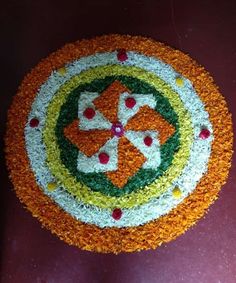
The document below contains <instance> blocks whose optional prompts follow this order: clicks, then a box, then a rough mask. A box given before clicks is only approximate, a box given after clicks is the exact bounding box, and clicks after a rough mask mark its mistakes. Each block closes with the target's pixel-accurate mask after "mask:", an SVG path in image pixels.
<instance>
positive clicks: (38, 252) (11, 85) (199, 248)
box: [0, 0, 236, 283]
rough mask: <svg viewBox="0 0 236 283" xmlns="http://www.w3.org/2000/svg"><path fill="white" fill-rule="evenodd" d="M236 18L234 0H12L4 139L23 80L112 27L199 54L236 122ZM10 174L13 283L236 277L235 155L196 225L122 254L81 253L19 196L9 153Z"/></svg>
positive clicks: (4, 54) (0, 23)
mask: <svg viewBox="0 0 236 283" xmlns="http://www.w3.org/2000/svg"><path fill="white" fill-rule="evenodd" d="M235 14H236V2H235V1H227V0H226V1H217V0H215V1H207V0H205V1H203V0H200V1H187V0H186V1H184V0H178V1H177V0H176V1H174V0H172V1H171V0H170V1H167V0H162V1H158V0H155V1H154V0H153V1H151V0H146V1H144V0H137V1H129V0H126V1H112V0H101V1H99V0H97V1H96V0H93V1H92V0H85V1H80V0H73V1H71V0H68V1H60V0H58V1H49V0H47V1H46V0H41V1H30V0H28V1H27V0H21V1H12V0H8V1H4V2H2V3H1V8H0V31H1V33H0V34H1V45H0V48H1V53H0V56H1V60H0V62H1V67H0V72H1V79H0V87H1V94H0V99H1V103H0V107H1V112H0V118H1V128H0V130H1V137H3V135H4V131H5V123H6V111H7V108H8V107H9V105H10V103H11V99H12V97H13V95H14V93H15V92H16V90H17V86H18V85H19V84H20V81H21V80H22V79H23V76H24V75H25V74H26V73H27V72H28V71H29V70H30V69H31V68H32V67H34V66H35V65H36V64H37V63H38V62H39V60H40V59H41V58H43V57H45V56H47V55H48V54H49V53H51V52H52V51H54V50H56V49H58V48H59V47H61V46H62V45H64V44H65V43H66V42H72V41H75V40H78V39H82V38H89V37H93V36H95V35H100V34H108V33H121V34H131V35H144V36H149V37H152V38H154V39H156V40H159V41H162V42H164V43H167V44H168V45H170V46H173V47H175V48H178V49H180V50H182V51H184V52H186V53H188V54H190V56H191V57H193V58H195V59H196V60H197V61H198V62H199V63H201V64H202V65H203V66H205V68H206V69H207V70H208V71H209V72H210V73H211V74H212V75H213V77H214V79H215V82H216V83H217V84H218V86H219V87H220V89H221V92H222V93H223V95H224V96H225V98H226V100H227V102H228V105H229V108H230V110H231V112H232V113H233V115H234V116H233V119H234V124H235V125H236V120H235V119H236V118H235V117H236V116H235V114H236V16H235ZM16 123H17V117H16ZM1 148H3V142H2V139H1ZM0 174H1V177H0V180H1V182H0V184H1V206H0V209H1V279H0V281H1V282H3V283H10V282H13V283H21V282H22V283H28V282H29V283H34V282H36V283H54V282H57V283H71V282H79V283H92V282H94V283H106V282H108V283H110V282H111V283H119V282H122V283H146V282H147V283H156V282H160V283H180V282H186V283H235V282H236V177H235V174H236V162H235V158H234V162H233V166H232V170H231V172H230V177H229V179H228V182H227V184H226V185H225V186H224V188H223V190H222V192H221V193H220V198H219V200H218V201H217V202H216V203H215V204H214V205H213V206H212V207H211V208H210V210H209V213H208V214H207V215H206V217H205V218H204V219H202V220H201V221H199V223H198V224H197V225H196V226H194V227H193V228H192V229H190V230H189V231H188V232H187V233H186V234H185V235H183V236H181V237H179V238H178V239H177V240H176V241H174V242H171V243H169V244H167V245H164V246H162V247H161V248H159V249H158V250H155V251H144V252H139V253H133V254H120V255H118V256H115V255H103V254H93V253H90V252H85V251H80V250H78V249H77V248H75V247H70V246H68V245H67V244H65V243H63V242H62V241H60V240H59V239H58V238H56V237H55V236H53V235H51V233H50V232H49V231H47V230H45V229H41V227H40V224H39V222H38V221H37V220H36V219H34V218H33V217H32V216H31V215H30V213H29V212H27V211H26V210H25V209H24V208H23V206H22V205H21V204H20V203H19V201H18V199H17V198H16V196H15V193H14V191H13V189H12V185H11V183H10V181H9V180H8V177H7V172H6V169H5V164H4V157H3V154H2V152H1V170H0Z"/></svg>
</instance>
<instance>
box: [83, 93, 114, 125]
mask: <svg viewBox="0 0 236 283" xmlns="http://www.w3.org/2000/svg"><path fill="white" fill-rule="evenodd" d="M98 96H99V93H97V92H81V93H80V97H79V101H78V118H79V120H80V124H79V128H80V129H81V130H93V129H101V130H103V129H110V128H111V126H112V124H111V123H110V122H109V121H108V120H107V119H106V118H105V117H104V116H103V115H102V113H100V112H99V111H98V110H96V108H95V105H94V104H93V100H94V99H95V98H97V97H98ZM87 108H92V109H94V110H95V116H94V117H93V118H92V119H88V118H86V117H84V115H83V113H84V111H85V109H87Z"/></svg>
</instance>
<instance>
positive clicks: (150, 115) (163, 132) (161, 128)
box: [125, 106, 175, 144]
mask: <svg viewBox="0 0 236 283" xmlns="http://www.w3.org/2000/svg"><path fill="white" fill-rule="evenodd" d="M146 129H149V130H153V131H158V132H159V137H158V138H159V140H160V144H164V143H165V142H166V141H167V139H168V138H169V137H171V136H172V135H173V134H174V132H175V128H174V127H173V126H172V125H171V124H170V123H168V122H167V121H166V120H165V119H164V118H163V117H162V116H161V115H160V114H159V113H157V112H156V111H155V110H153V109H151V108H150V107H148V106H143V107H141V108H140V109H139V111H138V113H137V114H136V115H135V116H134V117H132V118H131V119H130V120H129V121H128V123H127V125H126V127H125V130H132V131H146Z"/></svg>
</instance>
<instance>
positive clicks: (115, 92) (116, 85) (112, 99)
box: [93, 81, 129, 123]
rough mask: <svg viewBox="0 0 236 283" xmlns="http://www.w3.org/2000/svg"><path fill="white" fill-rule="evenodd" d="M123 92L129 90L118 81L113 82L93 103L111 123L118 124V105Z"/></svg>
mask: <svg viewBox="0 0 236 283" xmlns="http://www.w3.org/2000/svg"><path fill="white" fill-rule="evenodd" d="M123 92H129V90H128V89H127V88H126V87H125V86H124V85H122V84H121V83H120V82H119V81H114V82H113V83H112V84H111V85H110V86H109V87H108V88H107V89H105V90H104V92H103V93H102V94H101V95H99V96H98V97H97V98H96V99H95V100H94V101H93V103H94V105H95V106H96V108H97V109H98V110H99V111H100V112H101V113H102V114H103V115H104V116H105V117H106V118H107V119H108V120H109V121H110V122H112V123H116V122H118V116H117V115H118V103H119V98H120V94H121V93H123Z"/></svg>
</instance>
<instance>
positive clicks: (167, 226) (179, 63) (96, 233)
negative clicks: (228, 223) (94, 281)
mask: <svg viewBox="0 0 236 283" xmlns="http://www.w3.org/2000/svg"><path fill="white" fill-rule="evenodd" d="M120 48H124V49H126V48H127V50H132V51H137V52H140V53H144V54H145V55H147V56H153V57H157V58H159V59H161V60H163V61H164V62H166V63H167V64H170V65H171V66H172V67H173V68H175V69H176V70H177V71H178V72H179V73H181V74H182V75H183V76H185V77H186V78H188V79H189V80H191V81H192V83H193V85H194V87H195V89H196V91H197V93H198V95H199V96H200V98H201V100H202V101H203V102H204V104H205V105H206V110H207V111H208V112H209V115H210V121H211V123H212V124H213V127H214V137H215V139H214V141H213V144H212V153H211V157H210V160H209V163H208V172H207V174H206V175H205V176H204V177H203V178H202V179H201V181H200V182H199V184H198V186H197V188H196V189H195V191H194V192H193V193H192V194H191V195H190V196H189V197H188V198H186V199H185V200H184V201H183V202H182V203H181V204H180V205H178V206H177V207H176V208H175V209H173V210H172V211H171V212H170V213H169V214H167V215H165V216H163V217H161V218H159V219H157V220H154V221H151V222H149V223H147V224H145V225H142V226H138V227H134V228H121V229H119V228H106V229H101V228H98V227H96V226H95V225H89V224H84V223H82V222H80V221H77V220H75V219H74V218H72V217H71V216H70V215H69V214H68V213H66V212H65V211H63V210H62V209H60V208H59V207H58V206H57V205H56V204H55V203H54V202H53V201H52V200H51V199H49V198H48V197H47V196H46V195H44V194H43V192H42V191H41V189H40V187H38V186H37V184H36V183H35V181H34V174H33V172H32V170H31V169H30V164H29V160H28V157H27V153H26V149H25V144H24V143H25V140H24V127H25V124H26V122H27V116H28V112H29V111H30V108H31V104H32V102H33V100H34V98H35V95H36V92H37V90H38V88H39V87H40V85H41V84H43V83H44V82H45V80H47V78H48V77H49V75H50V73H51V72H52V71H53V70H55V69H58V68H60V67H62V66H63V65H64V64H66V63H68V62H70V61H72V60H75V59H78V58H80V57H83V56H88V55H91V54H93V53H95V52H109V51H113V50H117V49H120ZM23 107H24V109H23ZM16 113H17V123H15V115H16ZM7 126H8V129H7V134H6V140H5V141H6V149H5V150H6V159H7V166H8V168H9V170H10V177H11V180H12V182H13V184H14V187H15V190H16V193H17V196H18V197H19V199H20V200H21V201H22V202H23V203H24V204H25V205H26V207H27V209H28V210H30V211H31V213H32V214H33V216H34V217H37V218H38V219H39V220H40V221H41V222H42V224H43V226H45V227H46V228H48V229H50V230H51V231H52V233H55V234H57V236H58V237H59V238H60V239H62V240H64V241H65V242H67V243H68V244H73V245H76V246H78V247H79V248H81V249H85V250H89V251H97V252H104V253H108V252H113V253H119V252H133V251H139V250H143V249H150V248H156V247H157V246H159V245H161V244H162V243H163V242H169V241H171V240H173V239H175V238H176V237H177V236H178V235H180V234H182V233H184V232H185V231H186V230H187V229H188V228H189V227H190V226H192V225H193V224H194V223H195V222H196V221H197V220H198V219H199V218H201V217H202V216H203V214H204V213H205V211H206V210H207V208H208V207H209V206H210V204H211V203H213V202H214V200H215V199H216V198H217V196H218V192H219V190H220V188H221V187H222V185H223V184H224V183H225V181H226V178H227V176H228V172H229V168H230V165H231V158H232V141H233V131H232V119H231V114H230V113H229V111H228V108H227V105H226V102H225V100H224V98H223V96H222V95H221V94H220V93H219V91H218V88H217V86H216V85H214V83H213V79H212V78H211V76H210V75H209V74H208V73H207V72H206V71H205V70H204V68H203V67H201V66H199V65H198V64H197V63H196V62H195V61H194V60H192V59H191V58H190V57H189V56H188V55H185V54H183V53H182V52H180V51H177V50H174V49H172V48H170V47H167V46H165V45H164V44H162V43H159V42H155V41H153V40H151V39H147V38H144V37H140V36H137V37H131V36H127V35H107V36H101V37H96V38H93V39H91V40H82V41H78V42H75V43H73V44H67V45H65V46H64V47H63V48H62V49H60V50H58V51H56V52H54V53H52V54H51V55H50V56H49V57H47V58H46V59H44V60H42V61H41V62H40V63H39V64H38V65H37V66H36V67H35V68H34V69H33V70H32V71H31V72H30V73H29V74H27V75H26V77H25V78H24V80H23V82H22V84H21V86H20V88H19V91H18V93H17V95H16V96H15V97H14V100H13V103H12V105H11V107H10V109H9V113H8V124H7ZM36 196H37V197H36Z"/></svg>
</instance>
